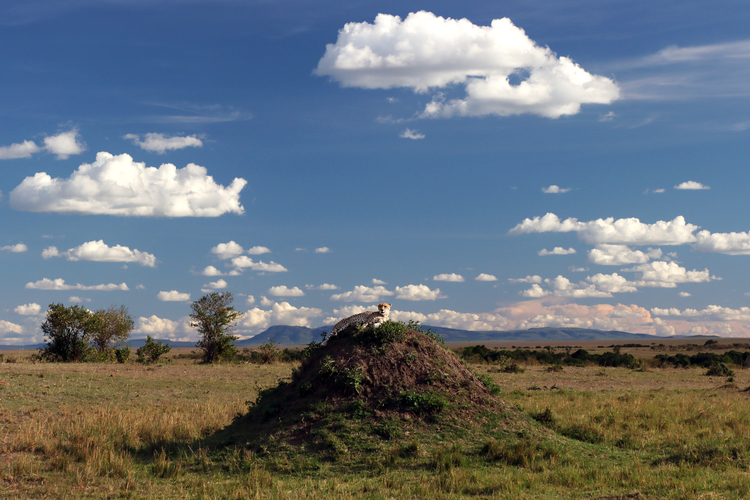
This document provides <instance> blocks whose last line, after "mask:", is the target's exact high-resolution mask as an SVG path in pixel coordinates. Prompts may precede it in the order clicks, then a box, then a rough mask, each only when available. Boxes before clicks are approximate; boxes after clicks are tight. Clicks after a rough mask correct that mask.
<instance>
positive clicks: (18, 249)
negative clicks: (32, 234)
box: [0, 243, 29, 253]
mask: <svg viewBox="0 0 750 500" xmlns="http://www.w3.org/2000/svg"><path fill="white" fill-rule="evenodd" d="M28 249H29V247H27V246H26V245H24V244H23V243H16V244H15V245H5V246H4V247H0V250H2V251H4V252H10V253H23V252H26V251H27V250H28Z"/></svg>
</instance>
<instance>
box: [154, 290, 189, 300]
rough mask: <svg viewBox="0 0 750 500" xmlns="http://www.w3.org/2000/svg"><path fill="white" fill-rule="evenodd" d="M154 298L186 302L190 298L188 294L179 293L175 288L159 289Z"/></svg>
mask: <svg viewBox="0 0 750 500" xmlns="http://www.w3.org/2000/svg"><path fill="white" fill-rule="evenodd" d="M156 298H157V299H159V300H161V301H164V302H187V301H189V300H190V294H189V293H181V292H178V291H177V290H170V291H168V292H164V291H161V292H159V293H157V294H156Z"/></svg>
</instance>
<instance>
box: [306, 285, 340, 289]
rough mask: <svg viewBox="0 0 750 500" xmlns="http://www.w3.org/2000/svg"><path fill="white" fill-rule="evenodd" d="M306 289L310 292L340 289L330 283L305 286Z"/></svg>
mask: <svg viewBox="0 0 750 500" xmlns="http://www.w3.org/2000/svg"><path fill="white" fill-rule="evenodd" d="M305 288H307V289H308V290H338V289H339V287H337V286H336V285H332V284H330V283H323V284H322V285H318V286H315V285H305Z"/></svg>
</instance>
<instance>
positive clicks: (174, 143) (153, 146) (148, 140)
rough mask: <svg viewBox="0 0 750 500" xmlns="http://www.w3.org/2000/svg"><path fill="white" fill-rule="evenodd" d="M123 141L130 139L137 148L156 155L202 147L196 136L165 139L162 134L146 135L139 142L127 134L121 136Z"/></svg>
mask: <svg viewBox="0 0 750 500" xmlns="http://www.w3.org/2000/svg"><path fill="white" fill-rule="evenodd" d="M123 139H130V140H132V141H133V144H135V145H136V146H138V147H139V148H141V149H144V150H146V151H151V152H152V153H158V154H164V153H165V152H167V151H173V150H175V149H183V148H199V147H202V146H203V141H201V140H200V139H199V138H198V136H196V135H188V136H184V137H180V136H172V137H166V136H165V135H164V134H155V133H148V134H146V135H145V137H144V139H143V140H141V137H140V136H139V135H137V134H127V135H125V136H123Z"/></svg>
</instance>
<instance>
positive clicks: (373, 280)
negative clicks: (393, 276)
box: [372, 278, 388, 285]
mask: <svg viewBox="0 0 750 500" xmlns="http://www.w3.org/2000/svg"><path fill="white" fill-rule="evenodd" d="M372 284H373V285H387V284H388V283H386V282H385V281H383V280H379V279H377V278H373V279H372Z"/></svg>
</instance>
